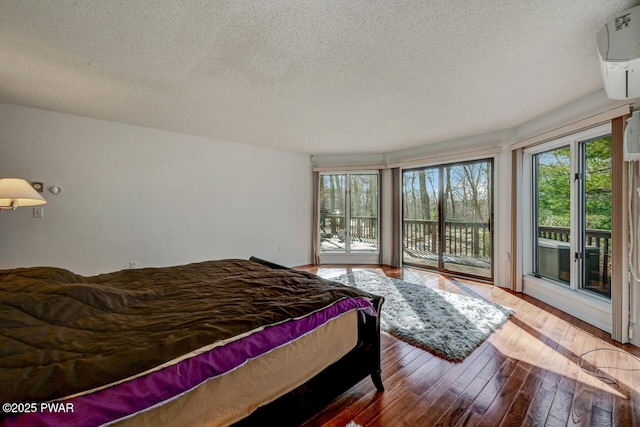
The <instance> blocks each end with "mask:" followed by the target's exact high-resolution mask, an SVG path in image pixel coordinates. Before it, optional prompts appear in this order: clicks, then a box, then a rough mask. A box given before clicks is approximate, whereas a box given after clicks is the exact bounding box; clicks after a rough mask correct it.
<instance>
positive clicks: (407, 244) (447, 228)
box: [403, 219, 491, 259]
mask: <svg viewBox="0 0 640 427" xmlns="http://www.w3.org/2000/svg"><path fill="white" fill-rule="evenodd" d="M403 226H404V248H405V249H409V250H411V251H424V252H431V253H434V254H436V253H438V246H439V245H438V241H439V236H438V221H436V220H426V219H405V220H404V221H403ZM444 235H445V241H444V244H445V247H444V250H445V252H446V253H447V254H450V255H454V256H458V257H469V258H486V259H490V258H491V233H490V230H489V223H486V222H466V221H445V223H444Z"/></svg>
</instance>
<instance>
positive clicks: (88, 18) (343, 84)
mask: <svg viewBox="0 0 640 427" xmlns="http://www.w3.org/2000/svg"><path fill="white" fill-rule="evenodd" d="M636 4H638V1H637V0H609V1H606V0H582V1H580V0H468V1H461V0H430V1H418V0H405V1H400V0H394V1H391V0H389V1H383V0H373V1H372V0H344V1H337V0H336V1H331V0H310V1H294V0H290V1H287V0H281V1H276V0H270V1H260V2H259V1H253V0H242V1H238V0H229V1H195V0H194V1H186V0H185V1H177V0H136V1H133V0H120V1H106V0H95V1H88V0H74V1H71V0H69V1H68V0H0V102H5V103H9V104H17V105H23V106H28V107H36V108H42V109H47V110H53V111H59V112H65V113H71V114H77V115H82V116H89V117H96V118H101V119H106V120H112V121H118V122H124V123H131V124H136V125H142V126H148V127H153V128H159V129H166V130H171V131H177V132H183V133H189V134H195V135H201V136H207V137H211V138H214V139H221V140H227V141H234V142H240V143H247V144H254V145H263V146H270V147H276V148H281V149H285V150H294V151H300V152H305V153H311V154H326V153H364V152H366V153H380V152H389V151H394V150H400V149H405V148H409V147H415V146H420V145H424V144H429V143H433V142H439V141H446V140H450V139H456V138H463V137H466V136H471V135H477V134H483V133H487V132H492V131H496V130H501V129H509V128H514V127H517V126H519V125H521V124H523V123H525V122H527V121H529V120H531V119H533V118H535V117H537V116H539V115H541V114H543V113H545V112H548V111H551V110H553V109H555V108H558V107H561V106H563V105H565V104H568V103H569V102H572V101H575V100H576V99H579V98H581V97H584V96H587V95H589V94H592V93H594V92H596V91H598V90H600V89H602V79H601V77H600V69H599V65H598V56H597V49H596V43H595V39H596V34H597V32H598V30H599V29H600V28H601V27H602V26H603V25H604V24H605V23H606V22H607V21H608V20H609V19H611V18H612V17H613V16H614V15H616V14H617V13H619V12H621V11H624V10H626V9H629V8H631V7H633V6H635V5H636Z"/></svg>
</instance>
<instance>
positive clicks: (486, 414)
mask: <svg viewBox="0 0 640 427" xmlns="http://www.w3.org/2000/svg"><path fill="white" fill-rule="evenodd" d="M357 268H358V267H344V266H342V267H326V266H322V267H313V266H310V267H303V268H301V269H303V270H306V271H310V272H312V273H316V274H318V275H320V276H327V275H335V274H336V273H344V272H348V271H350V270H354V269H357ZM362 268H364V269H369V270H376V271H379V272H381V273H384V274H386V275H387V276H389V277H394V278H401V279H403V278H404V279H406V278H409V277H411V278H419V279H420V280H421V281H422V282H423V283H424V284H425V286H430V287H433V288H438V289H443V290H446V291H450V292H456V293H461V294H466V295H472V296H476V297H481V298H485V299H487V300H490V301H494V302H497V303H499V304H502V305H505V306H508V307H511V308H513V309H514V310H515V311H516V314H515V315H514V316H512V318H511V319H510V320H509V321H508V322H507V323H506V324H505V325H503V326H502V328H501V329H499V330H498V331H497V332H495V333H494V334H493V335H491V337H489V339H488V340H486V341H485V342H484V343H483V344H481V345H480V346H479V347H478V348H476V350H475V351H474V352H473V353H472V354H471V355H470V356H469V357H467V358H466V359H465V360H464V361H463V362H461V363H451V362H448V361H446V360H443V359H440V358H438V357H436V356H433V355H432V354H430V353H428V352H426V351H423V350H421V349H419V348H416V347H413V346H411V345H409V344H407V343H405V342H403V341H400V340H398V339H396V338H394V337H392V336H389V335H387V334H384V335H383V343H382V378H383V381H384V384H385V391H384V392H382V393H378V392H376V390H375V387H374V386H373V384H372V382H371V379H370V378H366V379H364V380H362V381H360V382H359V383H357V384H356V385H355V386H353V387H351V388H349V389H347V390H346V391H343V392H337V393H334V394H333V395H329V396H323V397H322V398H319V399H316V401H315V402H316V403H315V406H314V404H310V405H309V408H308V413H305V412H304V410H301V408H297V409H296V410H295V411H294V410H293V409H292V410H291V415H290V417H289V419H288V420H287V419H285V420H284V421H283V420H282V418H280V421H281V422H282V423H283V424H284V425H302V426H307V427H309V426H340V427H342V426H345V425H347V424H348V423H349V422H350V421H352V420H353V421H355V422H356V423H358V424H360V425H362V426H438V425H442V426H567V425H579V426H625V427H626V426H640V359H638V358H639V357H640V349H638V348H637V347H634V346H631V345H621V344H617V343H615V342H613V341H612V340H611V339H610V338H609V335H608V334H607V333H605V332H604V331H601V330H599V329H597V328H595V327H592V326H590V325H588V324H586V323H584V322H582V321H580V320H578V319H576V318H574V317H572V316H570V315H568V314H566V313H563V312H562V311H560V310H558V309H555V308H553V307H550V306H548V305H546V304H544V303H542V302H540V301H537V300H535V299H533V298H531V297H528V296H526V295H522V294H516V293H513V292H510V291H507V290H504V289H500V288H497V287H494V286H491V285H486V284H482V283H476V282H473V281H469V280H463V279H455V278H446V277H443V276H440V275H437V274H433V273H430V272H427V271H423V270H418V269H411V268H403V269H394V268H390V267H375V266H374V267H372V266H366V267H362ZM383 311H384V307H383ZM587 352H588V353H587ZM585 353H586V354H585ZM583 354H584V356H583V357H582V358H581V364H582V367H583V368H584V370H583V369H581V367H580V366H579V365H578V361H579V360H578V359H579V356H581V355H583ZM587 371H590V372H593V373H594V374H597V376H596V375H594V374H591V373H588V372H587ZM318 402H321V404H319V403H318ZM301 406H302V407H304V404H302V405H301ZM303 409H304V408H303ZM294 413H295V416H294V415H293V414H294ZM287 416H288V414H287V413H280V417H284V418H287ZM283 424H281V425H283Z"/></svg>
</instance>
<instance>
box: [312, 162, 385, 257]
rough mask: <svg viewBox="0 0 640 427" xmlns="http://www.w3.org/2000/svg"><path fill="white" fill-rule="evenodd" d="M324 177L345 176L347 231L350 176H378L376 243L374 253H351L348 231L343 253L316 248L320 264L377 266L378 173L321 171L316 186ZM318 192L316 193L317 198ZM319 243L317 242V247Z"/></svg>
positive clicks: (371, 171) (349, 207) (366, 170)
mask: <svg viewBox="0 0 640 427" xmlns="http://www.w3.org/2000/svg"><path fill="white" fill-rule="evenodd" d="M325 175H345V176H346V179H345V186H346V188H347V190H346V191H347V194H346V195H345V221H346V224H345V227H346V228H347V230H348V229H349V227H350V219H351V199H350V194H349V193H350V189H351V180H350V176H351V175H377V176H378V195H377V197H378V203H377V205H378V211H377V213H376V215H377V217H376V227H377V229H378V243H377V245H376V247H377V250H376V251H353V250H351V249H350V244H351V234H350V230H349V233H348V234H347V238H346V239H345V249H344V250H343V251H340V250H336V251H329V252H323V251H322V249H321V248H320V247H318V254H319V256H320V264H379V262H380V241H381V230H380V212H381V211H380V209H381V204H382V201H381V200H380V194H381V191H380V190H381V188H380V187H381V184H382V183H381V179H380V178H381V177H380V171H379V170H377V169H375V170H369V169H363V170H331V171H323V172H320V180H319V182H318V185H321V182H322V176H325ZM319 194H320V192H319V191H318V197H319ZM315 226H316V227H319V226H320V224H316V225H315ZM320 244H321V242H320V241H318V245H320Z"/></svg>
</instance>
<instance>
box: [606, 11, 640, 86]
mask: <svg viewBox="0 0 640 427" xmlns="http://www.w3.org/2000/svg"><path fill="white" fill-rule="evenodd" d="M597 44H598V54H599V56H600V70H601V72H602V79H603V80H604V90H605V92H606V93H607V96H608V97H609V98H611V99H630V98H638V97H640V6H636V7H634V8H633V9H629V10H627V11H625V12H623V13H621V14H620V15H618V16H616V17H615V18H613V19H611V20H610V21H609V22H607V23H606V25H605V26H604V27H602V29H601V30H600V31H599V32H598V38H597Z"/></svg>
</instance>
